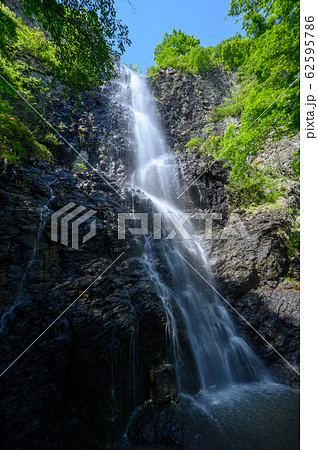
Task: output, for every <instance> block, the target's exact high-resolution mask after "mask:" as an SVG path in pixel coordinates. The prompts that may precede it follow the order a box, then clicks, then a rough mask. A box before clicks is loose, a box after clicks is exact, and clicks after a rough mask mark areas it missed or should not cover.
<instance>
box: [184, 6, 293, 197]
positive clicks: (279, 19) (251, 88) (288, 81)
mask: <svg viewBox="0 0 318 450" xmlns="http://www.w3.org/2000/svg"><path fill="white" fill-rule="evenodd" d="M240 14H243V28H244V29H245V31H246V32H247V36H246V37H242V36H240V35H236V36H234V37H233V38H230V39H226V40H225V41H223V42H221V43H220V44H219V45H217V46H216V47H215V49H214V61H216V62H218V63H219V64H223V66H224V67H225V68H226V69H232V68H235V67H238V74H239V78H238V79H239V81H240V85H239V89H236V90H235V91H233V92H232V94H231V96H230V97H229V98H228V99H227V100H226V101H225V102H224V103H223V104H222V105H221V106H220V107H218V108H215V110H214V112H213V115H212V118H211V120H213V121H216V120H219V119H222V118H225V117H228V116H237V115H239V116H240V122H241V125H240V128H239V129H236V128H235V127H234V126H233V125H230V126H229V127H228V128H227V130H226V131H225V133H224V135H223V136H213V135H211V134H207V135H206V137H205V139H204V140H203V141H202V142H201V144H200V148H199V150H200V152H203V153H210V154H212V155H213V156H215V158H225V159H227V164H229V165H231V181H230V186H229V190H230V191H231V194H232V197H233V198H234V201H235V202H237V203H238V204H253V203H254V204H257V203H260V202H273V201H275V199H276V198H277V197H278V196H279V195H281V192H280V191H281V190H280V187H279V183H278V182H277V177H278V174H276V173H275V172H271V173H269V172H268V171H266V170H265V169H264V168H261V167H255V166H254V165H253V164H252V163H251V162H252V161H253V159H254V158H255V156H256V155H258V154H260V153H262V152H266V145H267V142H268V139H271V140H279V139H280V138H281V137H282V136H292V135H295V134H296V133H297V132H298V131H299V127H300V123H299V1H298V2H297V1H296V2H295V1H289V0H273V1H266V0H264V1H262V0H255V1H253V2H251V1H249V0H232V2H231V7H230V11H229V15H240ZM189 146H190V147H191V145H189ZM292 167H293V170H294V174H295V178H299V152H296V153H295V154H294V162H293V164H292ZM235 190H236V192H235Z"/></svg>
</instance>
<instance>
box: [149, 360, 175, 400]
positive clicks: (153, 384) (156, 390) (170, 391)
mask: <svg viewBox="0 0 318 450" xmlns="http://www.w3.org/2000/svg"><path fill="white" fill-rule="evenodd" d="M150 393H151V400H152V401H153V402H154V404H156V405H160V404H162V403H167V402H171V401H172V400H174V401H177V400H178V383H177V376H176V372H175V369H174V367H173V366H172V365H171V364H165V365H163V366H159V367H156V368H155V369H152V370H151V371H150Z"/></svg>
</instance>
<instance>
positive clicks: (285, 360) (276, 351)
mask: <svg viewBox="0 0 318 450" xmlns="http://www.w3.org/2000/svg"><path fill="white" fill-rule="evenodd" d="M177 253H178V255H179V256H180V257H181V258H182V259H183V260H184V261H185V262H186V263H187V264H188V266H189V267H191V269H193V270H194V271H195V272H196V273H197V274H198V275H199V277H201V278H202V280H204V281H205V282H206V283H207V284H208V285H209V286H210V288H212V289H213V290H214V291H215V292H216V293H217V294H218V295H219V296H220V297H221V298H222V300H224V301H225V303H226V304H227V305H228V306H229V307H230V308H232V310H233V311H234V312H236V314H237V315H238V316H239V317H240V318H241V319H242V320H244V322H245V323H246V324H247V325H248V326H249V327H251V328H252V330H253V331H255V333H256V334H258V336H259V337H260V338H261V339H262V340H263V341H264V342H266V344H267V345H268V346H269V347H270V348H271V349H272V350H273V351H274V352H275V353H277V355H278V356H279V357H280V358H282V360H283V361H284V362H285V363H286V364H287V365H288V366H289V367H290V368H291V369H293V371H294V372H296V373H297V375H299V376H300V373H299V372H297V370H296V369H295V368H294V367H293V366H292V365H291V364H290V362H288V361H287V359H286V358H284V356H283V355H281V354H280V353H279V351H278V350H276V348H274V347H273V346H272V345H271V344H270V343H269V342H268V341H267V340H266V339H265V338H264V337H263V336H262V335H261V334H260V333H259V332H258V331H257V330H256V328H254V327H253V325H252V324H251V323H250V322H249V321H248V320H246V319H245V317H244V316H242V314H240V313H239V312H238V311H237V310H236V309H235V308H234V306H232V305H231V303H229V302H228V301H227V300H226V299H225V298H224V297H223V296H222V295H221V294H220V293H219V292H218V291H217V290H216V289H215V287H213V286H212V284H211V283H209V282H208V281H207V280H206V279H205V278H204V276H203V275H201V273H200V272H198V271H197V270H196V269H195V268H194V267H193V266H192V265H191V264H190V263H189V261H187V260H186V259H185V258H184V257H183V256H182V255H181V254H180V253H179V252H178V251H177Z"/></svg>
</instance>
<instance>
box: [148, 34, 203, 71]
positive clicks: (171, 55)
mask: <svg viewBox="0 0 318 450" xmlns="http://www.w3.org/2000/svg"><path fill="white" fill-rule="evenodd" d="M198 45H200V39H195V38H194V37H193V36H190V35H188V34H186V33H183V32H182V31H181V30H178V31H177V30H175V29H173V30H172V33H171V34H168V33H165V35H164V37H163V41H162V42H161V44H159V45H157V47H156V48H155V60H156V63H157V64H158V66H163V67H167V66H168V65H169V61H171V60H174V59H176V58H179V57H180V56H182V55H185V54H187V53H188V52H189V51H190V50H191V49H192V48H193V47H196V46H198Z"/></svg>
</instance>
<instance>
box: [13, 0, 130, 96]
mask: <svg viewBox="0 0 318 450" xmlns="http://www.w3.org/2000/svg"><path fill="white" fill-rule="evenodd" d="M22 4H23V10H24V12H25V14H26V15H27V16H28V17H29V18H32V16H33V15H34V16H35V17H36V18H37V19H38V21H39V22H41V23H42V24H43V26H44V28H45V29H46V30H47V31H48V32H49V33H50V36H51V39H52V41H53V43H54V45H55V47H56V54H57V57H58V59H59V61H60V62H61V64H60V65H59V71H60V72H59V74H58V75H59V76H61V77H65V78H66V80H67V81H68V82H69V83H71V84H74V85H76V86H78V85H79V84H82V85H83V86H85V87H90V86H91V85H92V84H97V85H98V84H99V83H100V82H101V81H102V80H106V81H109V80H110V78H111V77H112V76H113V75H114V72H113V60H114V59H116V58H118V57H119V56H120V55H121V54H122V53H123V52H124V48H125V45H127V44H128V45H129V44H130V40H129V39H128V29H127V27H126V26H124V25H122V23H121V22H120V21H118V20H117V18H116V10H115V8H114V0H106V1H105V0H99V1H97V0H62V1H58V0H50V2H49V3H48V2H47V1H41V0H22Z"/></svg>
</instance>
